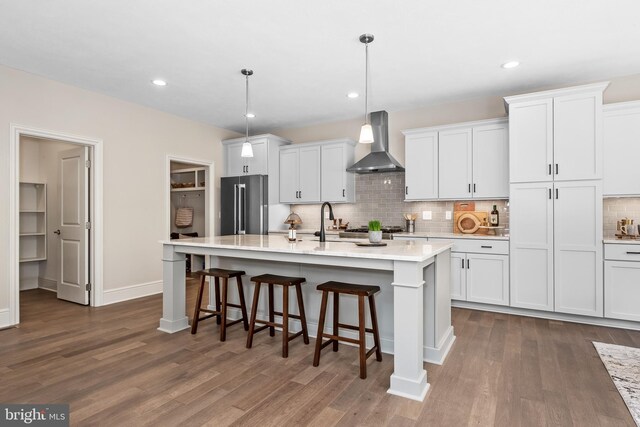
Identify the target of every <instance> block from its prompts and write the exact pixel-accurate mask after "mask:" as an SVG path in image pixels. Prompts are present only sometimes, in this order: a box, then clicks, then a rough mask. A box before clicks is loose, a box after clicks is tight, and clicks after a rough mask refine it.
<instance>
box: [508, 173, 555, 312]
mask: <svg viewBox="0 0 640 427" xmlns="http://www.w3.org/2000/svg"><path fill="white" fill-rule="evenodd" d="M510 193H511V194H510V198H509V228H510V230H509V232H510V237H509V241H510V250H509V255H510V263H511V268H510V270H511V279H510V284H511V285H510V288H511V305H512V306H513V307H522V308H531V309H535V310H545V311H553V200H552V193H553V184H552V183H550V182H548V183H545V182H542V183H532V184H512V185H511V190H510Z"/></svg>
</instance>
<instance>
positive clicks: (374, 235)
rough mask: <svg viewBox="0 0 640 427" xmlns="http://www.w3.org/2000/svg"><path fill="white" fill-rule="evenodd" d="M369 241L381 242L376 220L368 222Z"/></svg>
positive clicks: (378, 225)
mask: <svg viewBox="0 0 640 427" xmlns="http://www.w3.org/2000/svg"><path fill="white" fill-rule="evenodd" d="M369 241H370V242H371V243H380V242H382V231H381V230H380V221H378V220H376V219H374V220H372V221H369Z"/></svg>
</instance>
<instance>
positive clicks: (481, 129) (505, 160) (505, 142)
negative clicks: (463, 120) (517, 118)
mask: <svg viewBox="0 0 640 427" xmlns="http://www.w3.org/2000/svg"><path fill="white" fill-rule="evenodd" d="M508 128H509V126H508V125H507V123H499V124H494V125H487V126H477V127H474V128H473V188H472V191H473V197H474V198H490V197H491V198H500V199H507V198H508V197H509V129H508Z"/></svg>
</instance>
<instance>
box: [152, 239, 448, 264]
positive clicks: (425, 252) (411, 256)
mask: <svg viewBox="0 0 640 427" xmlns="http://www.w3.org/2000/svg"><path fill="white" fill-rule="evenodd" d="M366 241H367V240H366V239H362V242H366ZM160 243H162V244H165V245H173V246H197V247H204V248H220V249H232V250H241V251H259V252H278V253H288V254H309V255H321V256H332V257H347V258H368V259H385V260H393V261H415V262H421V261H425V260H427V259H429V258H431V257H433V256H435V255H438V254H439V253H442V252H444V251H446V250H447V249H450V248H451V247H452V244H451V243H447V242H425V243H420V242H416V241H406V240H404V241H403V240H396V241H394V240H385V243H387V246H378V247H360V246H356V244H355V243H354V242H353V241H348V242H343V241H328V242H322V243H321V242H318V241H315V240H306V239H302V240H299V241H297V242H292V243H290V242H289V241H288V239H287V238H286V237H285V236H274V235H272V236H268V235H267V236H265V235H255V234H245V235H232V236H216V237H195V238H192V239H178V240H163V241H161V242H160Z"/></svg>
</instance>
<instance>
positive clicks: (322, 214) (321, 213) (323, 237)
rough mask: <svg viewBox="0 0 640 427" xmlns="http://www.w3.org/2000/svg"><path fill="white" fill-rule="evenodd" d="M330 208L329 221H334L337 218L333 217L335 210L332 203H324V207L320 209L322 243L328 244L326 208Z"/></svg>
mask: <svg viewBox="0 0 640 427" xmlns="http://www.w3.org/2000/svg"><path fill="white" fill-rule="evenodd" d="M325 206H329V219H330V220H331V221H333V220H334V219H335V218H334V217H333V208H332V207H331V203H329V202H324V203H323V204H322V207H321V208H320V241H321V242H326V241H327V238H326V236H325V235H324V207H325Z"/></svg>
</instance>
